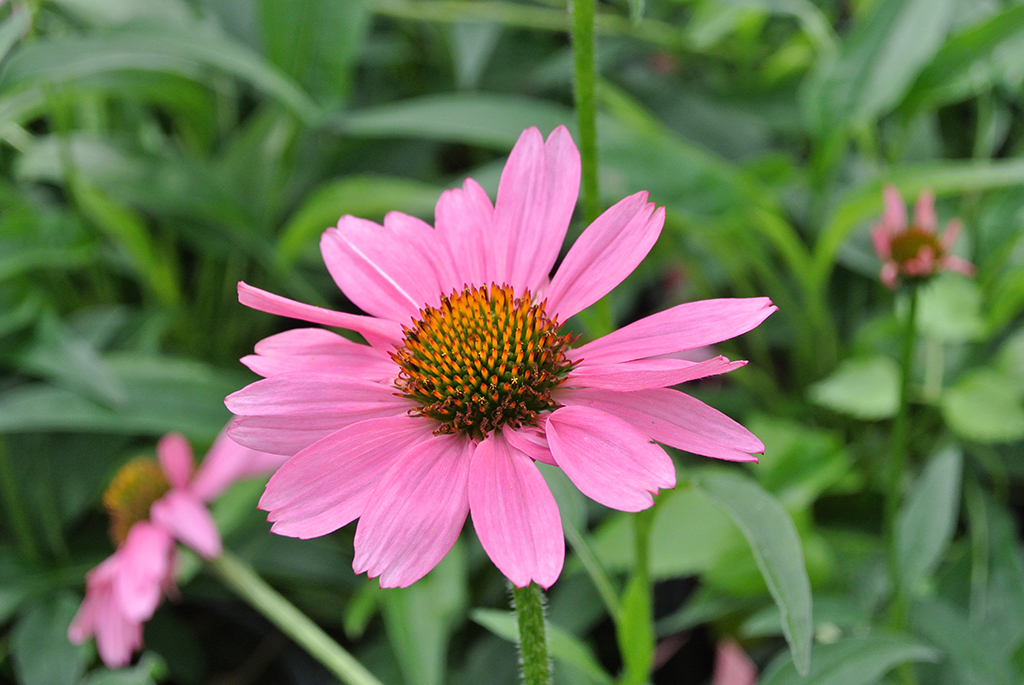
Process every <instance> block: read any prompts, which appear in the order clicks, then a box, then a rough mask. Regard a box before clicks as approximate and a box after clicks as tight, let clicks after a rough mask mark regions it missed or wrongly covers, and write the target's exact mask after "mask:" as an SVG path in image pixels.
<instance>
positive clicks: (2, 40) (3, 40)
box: [0, 7, 32, 61]
mask: <svg viewBox="0 0 1024 685" xmlns="http://www.w3.org/2000/svg"><path fill="white" fill-rule="evenodd" d="M31 21H32V15H31V13H30V12H28V11H27V10H26V9H24V8H22V7H15V8H14V11H12V12H11V16H9V17H7V19H6V20H5V21H4V22H3V23H2V24H0V61H3V58H4V57H6V56H7V53H8V52H10V51H11V48H13V47H14V44H15V43H17V42H18V40H19V39H20V38H21V37H22V36H24V35H25V32H26V31H28V27H29V26H30V25H31Z"/></svg>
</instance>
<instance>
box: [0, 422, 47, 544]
mask: <svg viewBox="0 0 1024 685" xmlns="http://www.w3.org/2000/svg"><path fill="white" fill-rule="evenodd" d="M0 494H2V499H3V503H4V511H6V513H7V520H8V521H10V523H11V528H13V529H14V539H15V541H16V543H17V545H18V552H19V554H20V555H21V557H22V559H24V560H26V561H29V562H33V563H35V562H38V561H39V560H40V556H39V550H38V549H37V548H36V542H35V537H33V535H32V527H31V526H30V525H29V522H28V515H27V514H26V513H25V506H24V505H23V504H22V501H21V497H19V496H18V485H17V483H15V481H14V471H13V470H12V469H11V460H10V457H9V456H8V454H7V441H6V440H5V439H4V436H3V435H0Z"/></svg>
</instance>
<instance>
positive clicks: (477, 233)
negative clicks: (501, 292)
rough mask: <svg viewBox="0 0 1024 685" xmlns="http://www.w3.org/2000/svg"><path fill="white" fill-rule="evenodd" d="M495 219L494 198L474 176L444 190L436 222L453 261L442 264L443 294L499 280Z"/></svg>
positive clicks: (440, 269)
mask: <svg viewBox="0 0 1024 685" xmlns="http://www.w3.org/2000/svg"><path fill="white" fill-rule="evenodd" d="M493 221H494V205H492V204H491V198H489V197H487V193H486V191H484V189H483V188H481V187H480V184H478V183H477V182H476V181H474V180H473V179H471V178H467V179H466V181H465V183H463V184H462V187H461V188H452V189H450V190H446V191H444V192H443V193H441V197H440V199H439V200H438V201H437V207H436V208H435V209H434V224H435V226H436V228H435V230H436V231H437V233H438V236H439V237H440V239H441V241H442V243H443V245H444V246H445V250H446V253H447V255H448V258H449V261H450V265H451V266H450V268H448V269H445V268H443V267H439V268H438V272H439V280H440V282H441V292H442V294H445V295H447V294H449V293H451V292H452V291H454V290H460V289H461V288H462V287H463V286H466V285H476V286H480V285H486V284H490V283H493V282H496V281H497V274H496V273H495V263H496V260H495V254H496V253H495V249H494V231H493V228H492V223H493Z"/></svg>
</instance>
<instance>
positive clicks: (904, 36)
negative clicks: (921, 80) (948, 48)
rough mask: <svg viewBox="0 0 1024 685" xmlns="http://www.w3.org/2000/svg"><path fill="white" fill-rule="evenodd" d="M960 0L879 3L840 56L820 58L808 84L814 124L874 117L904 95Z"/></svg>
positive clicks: (822, 130)
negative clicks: (817, 67)
mask: <svg viewBox="0 0 1024 685" xmlns="http://www.w3.org/2000/svg"><path fill="white" fill-rule="evenodd" d="M956 6H957V3H956V0H888V1H887V2H877V3H874V5H873V6H872V8H871V9H870V10H869V14H868V15H867V16H866V17H864V18H863V20H861V21H858V22H857V23H856V25H855V26H854V28H853V30H852V31H851V32H850V34H849V35H848V37H847V38H846V40H845V41H844V44H843V46H842V47H841V52H840V54H839V56H838V57H837V58H836V59H835V60H831V61H829V60H825V61H822V62H821V67H820V68H819V69H818V70H817V72H816V73H815V74H814V75H813V76H812V78H811V81H810V83H809V89H808V92H809V98H808V102H807V115H808V120H809V122H810V125H811V128H812V129H814V130H815V131H817V132H818V133H819V134H822V135H825V134H826V133H828V132H829V131H830V130H831V129H833V128H838V129H844V128H845V127H846V126H847V125H849V124H852V125H861V124H866V123H868V122H871V121H873V120H874V119H875V118H877V117H878V116H879V115H881V114H883V113H885V112H886V111H887V110H889V109H891V108H892V107H894V106H895V105H896V104H897V103H899V101H900V100H901V99H902V98H903V96H904V94H905V93H906V92H907V90H908V89H909V88H910V85H911V84H912V83H913V81H914V79H915V78H916V77H917V75H918V73H919V72H920V70H921V69H922V68H923V67H924V66H925V65H926V64H928V63H929V62H930V61H931V60H932V58H933V57H934V55H935V53H936V51H937V50H938V49H939V47H940V46H941V45H942V43H943V39H944V38H945V36H946V33H947V31H948V30H949V27H950V23H951V21H952V19H953V16H954V10H955V8H956Z"/></svg>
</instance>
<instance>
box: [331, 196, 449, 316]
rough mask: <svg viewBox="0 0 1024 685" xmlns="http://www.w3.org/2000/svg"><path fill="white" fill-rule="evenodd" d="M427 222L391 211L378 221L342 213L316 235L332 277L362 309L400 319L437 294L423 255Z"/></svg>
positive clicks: (428, 239)
mask: <svg viewBox="0 0 1024 685" xmlns="http://www.w3.org/2000/svg"><path fill="white" fill-rule="evenodd" d="M433 234H434V229H432V228H431V227H430V226H429V225H428V224H426V223H424V222H423V221H420V220H419V219H415V218H413V217H411V216H407V215H404V214H401V215H400V214H398V213H391V214H388V216H387V217H386V218H385V221H384V225H383V226H381V225H379V224H376V223H374V222H372V221H367V220H366V219H357V218H356V217H354V216H348V215H346V216H343V217H341V219H340V220H339V221H338V227H337V228H329V229H327V230H326V231H324V233H323V236H322V237H321V238H320V251H321V253H322V254H323V258H324V264H326V265H327V271H329V272H330V274H331V277H332V278H333V279H334V282H335V283H337V284H338V287H339V288H341V291H342V292H343V293H345V295H346V296H347V297H348V298H349V299H350V300H352V302H353V303H355V305H356V306H357V307H359V308H360V309H362V310H363V311H364V312H366V313H367V314H372V315H373V316H377V317H380V318H382V319H388V320H390V321H398V322H399V323H403V324H404V323H406V322H408V321H409V319H410V318H412V317H414V316H416V314H417V313H418V312H419V310H420V308H422V307H423V306H425V305H428V304H429V305H432V306H434V305H437V304H438V303H439V301H440V300H439V297H440V295H441V292H440V287H439V285H438V282H437V273H436V272H435V270H434V266H433V258H432V256H431V255H430V254H429V252H428V251H429V250H431V249H432V248H431V247H430V246H431V245H432V244H433V241H434V239H435V237H434V235H433Z"/></svg>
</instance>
